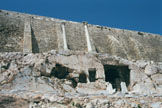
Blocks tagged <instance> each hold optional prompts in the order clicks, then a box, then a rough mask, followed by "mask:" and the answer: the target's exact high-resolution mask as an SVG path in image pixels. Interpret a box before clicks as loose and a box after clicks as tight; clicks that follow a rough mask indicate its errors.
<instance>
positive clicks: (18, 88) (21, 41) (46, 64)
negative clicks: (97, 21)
mask: <svg viewBox="0 0 162 108" xmlns="http://www.w3.org/2000/svg"><path fill="white" fill-rule="evenodd" d="M0 39H1V42H0V107H1V108H127V107H128V108H141V107H142V108H150V107H152V108H161V107H162V37H161V36H159V35H155V34H148V33H142V32H135V31H128V30H120V29H113V28H109V27H100V26H94V25H90V24H87V23H86V22H84V23H76V22H71V21H64V20H58V19H53V18H47V17H41V16H35V15H28V14H22V13H16V12H9V11H4V10H0Z"/></svg>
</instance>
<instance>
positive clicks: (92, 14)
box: [0, 0, 162, 35]
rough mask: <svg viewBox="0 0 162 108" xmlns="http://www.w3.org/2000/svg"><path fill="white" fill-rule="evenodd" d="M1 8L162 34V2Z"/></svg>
mask: <svg viewBox="0 0 162 108" xmlns="http://www.w3.org/2000/svg"><path fill="white" fill-rule="evenodd" d="M160 5H161V6H160ZM0 9H3V10H10V11H17V12H23V13H30V14H37V15H41V16H49V17H55V18H59V19H65V20H72V21H77V22H82V21H87V22H88V23H89V24H96V25H103V26H109V27H114V28H121V29H129V30H136V31H143V32H149V33H156V34H161V35H162V11H161V10H162V0H1V2H0Z"/></svg>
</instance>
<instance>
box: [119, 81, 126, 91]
mask: <svg viewBox="0 0 162 108" xmlns="http://www.w3.org/2000/svg"><path fill="white" fill-rule="evenodd" d="M120 86H121V92H122V93H128V90H127V86H126V84H125V82H121V83H120Z"/></svg>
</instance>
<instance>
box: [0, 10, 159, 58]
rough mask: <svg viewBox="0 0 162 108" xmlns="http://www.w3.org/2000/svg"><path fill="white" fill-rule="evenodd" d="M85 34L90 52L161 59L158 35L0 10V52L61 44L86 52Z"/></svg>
mask: <svg viewBox="0 0 162 108" xmlns="http://www.w3.org/2000/svg"><path fill="white" fill-rule="evenodd" d="M25 24H26V25H25ZM63 25H64V26H63ZM85 25H86V26H87V31H88V34H87V32H86V29H85V28H86V27H85ZM26 26H29V27H26ZM28 28H29V29H28ZM64 30H65V31H64ZM63 31H64V32H63ZM87 35H88V38H89V40H90V41H89V42H90V45H91V49H92V51H93V52H98V53H109V54H111V55H117V56H120V57H122V58H125V59H128V60H132V59H135V60H153V61H162V36H160V35H156V34H149V33H143V32H136V31H128V30H122V29H114V28H109V27H101V26H95V25H90V24H86V23H76V22H71V21H65V20H58V19H54V18H47V17H42V16H35V15H28V14H22V13H16V12H8V11H0V39H1V42H0V52H22V51H26V50H24V49H26V48H27V51H29V52H33V53H41V52H46V51H49V50H52V49H54V50H60V49H65V44H66V45H67V48H68V49H69V50H80V51H88V46H87V38H86V36H87ZM63 36H65V39H64V38H63ZM24 37H28V38H24ZM28 41H29V42H28ZM30 41H31V42H30ZM65 41H66V42H65ZM24 43H26V44H27V45H25V44H24ZM28 43H31V45H32V46H31V47H29V46H28ZM29 45H30V44H29ZM26 46H28V47H26Z"/></svg>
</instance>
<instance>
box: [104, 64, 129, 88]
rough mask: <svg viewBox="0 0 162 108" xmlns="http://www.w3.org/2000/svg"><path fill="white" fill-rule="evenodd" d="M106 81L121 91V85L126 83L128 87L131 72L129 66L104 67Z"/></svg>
mask: <svg viewBox="0 0 162 108" xmlns="http://www.w3.org/2000/svg"><path fill="white" fill-rule="evenodd" d="M104 70H105V81H106V82H110V83H111V84H112V86H113V88H115V89H117V90H118V91H120V90H121V87H120V83H121V82H125V83H126V86H127V87H128V86H129V83H130V70H129V68H128V66H114V65H104Z"/></svg>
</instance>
